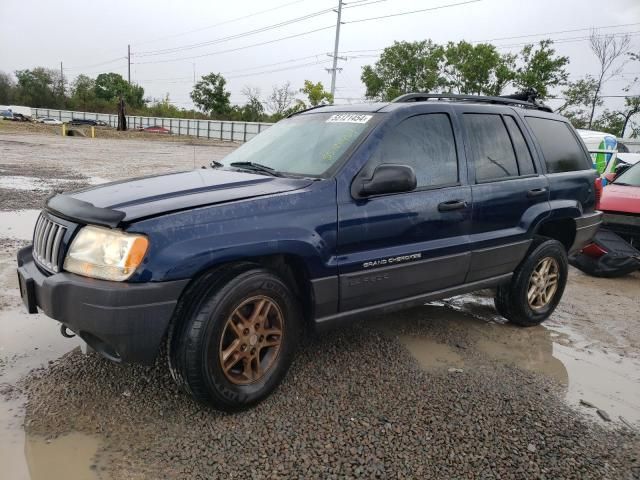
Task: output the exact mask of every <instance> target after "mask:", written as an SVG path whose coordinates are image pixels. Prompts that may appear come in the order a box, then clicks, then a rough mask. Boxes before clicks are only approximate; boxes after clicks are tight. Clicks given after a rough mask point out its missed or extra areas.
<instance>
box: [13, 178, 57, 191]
mask: <svg viewBox="0 0 640 480" xmlns="http://www.w3.org/2000/svg"><path fill="white" fill-rule="evenodd" d="M0 188H10V189H12V190H42V191H44V190H50V189H51V186H50V185H49V184H48V183H47V182H46V181H45V180H43V179H41V178H36V177H20V176H15V177H14V176H11V175H6V176H0Z"/></svg>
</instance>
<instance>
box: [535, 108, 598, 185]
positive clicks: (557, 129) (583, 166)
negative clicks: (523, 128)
mask: <svg viewBox="0 0 640 480" xmlns="http://www.w3.org/2000/svg"><path fill="white" fill-rule="evenodd" d="M526 118H527V123H528V124H529V126H530V127H531V129H532V130H533V133H534V135H535V136H536V138H537V139H538V142H539V143H540V148H542V154H543V155H544V160H545V162H546V164H547V172H548V173H559V172H571V171H574V170H588V169H590V168H591V166H592V164H591V160H590V158H588V157H587V155H586V154H585V152H584V150H583V149H582V147H581V145H580V144H579V143H578V140H577V139H576V137H575V135H574V134H573V132H572V131H571V129H570V127H569V125H567V124H566V123H565V122H560V121H557V120H550V119H548V118H539V117H526Z"/></svg>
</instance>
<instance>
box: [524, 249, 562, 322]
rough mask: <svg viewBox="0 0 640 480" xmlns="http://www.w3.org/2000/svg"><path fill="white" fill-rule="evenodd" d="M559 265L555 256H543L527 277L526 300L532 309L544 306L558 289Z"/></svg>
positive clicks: (540, 308) (539, 308)
mask: <svg viewBox="0 0 640 480" xmlns="http://www.w3.org/2000/svg"><path fill="white" fill-rule="evenodd" d="M559 280H560V267H559V266H558V262H557V261H556V259H555V258H552V257H545V258H543V259H542V260H540V261H539V262H538V264H537V265H536V268H534V269H533V272H532V273H531V277H530V278H529V288H528V290H527V301H528V302H529V306H530V307H531V308H532V309H533V310H536V311H538V310H542V309H543V308H545V307H546V306H547V305H549V303H550V302H551V300H552V299H553V296H554V295H555V293H556V291H557V290H558V281H559Z"/></svg>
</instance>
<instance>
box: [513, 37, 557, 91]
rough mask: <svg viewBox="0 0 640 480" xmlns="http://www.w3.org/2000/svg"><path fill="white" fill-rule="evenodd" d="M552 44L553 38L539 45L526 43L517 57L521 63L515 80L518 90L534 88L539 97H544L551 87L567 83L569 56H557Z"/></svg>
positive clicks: (542, 41)
mask: <svg viewBox="0 0 640 480" xmlns="http://www.w3.org/2000/svg"><path fill="white" fill-rule="evenodd" d="M552 45H553V41H552V40H541V41H540V43H539V44H538V45H537V47H535V46H534V45H525V46H524V48H523V49H522V50H521V51H520V53H519V54H518V57H517V58H518V63H519V64H520V65H519V66H518V68H517V69H516V71H515V78H514V81H513V83H514V86H515V87H516V88H517V89H518V90H522V91H524V90H528V89H531V88H533V89H535V90H536V92H538V98H540V99H544V98H546V97H547V96H548V95H549V90H550V89H551V88H553V87H557V86H560V85H566V83H567V79H568V78H569V72H567V70H566V69H565V67H566V66H567V65H568V64H569V58H568V57H561V56H557V55H556V51H555V50H554V49H553V48H551V46H552Z"/></svg>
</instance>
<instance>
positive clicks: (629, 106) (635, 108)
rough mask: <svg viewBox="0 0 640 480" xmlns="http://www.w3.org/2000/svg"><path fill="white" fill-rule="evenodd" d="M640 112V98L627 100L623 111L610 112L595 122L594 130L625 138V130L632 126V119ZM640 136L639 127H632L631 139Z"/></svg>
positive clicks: (605, 112) (606, 112) (606, 111)
mask: <svg viewBox="0 0 640 480" xmlns="http://www.w3.org/2000/svg"><path fill="white" fill-rule="evenodd" d="M638 112H640V97H627V98H625V106H624V109H623V110H613V111H611V110H608V109H606V110H605V111H604V112H602V114H601V115H600V116H599V117H598V118H597V119H595V120H594V121H593V129H594V130H600V131H603V132H608V133H610V134H611V135H615V136H616V137H623V136H624V134H625V130H627V128H628V125H630V122H629V121H630V120H631V117H632V116H633V115H635V114H637V113H638ZM639 134H640V128H639V127H634V126H632V127H631V132H630V135H629V136H630V137H636V136H638V135H639Z"/></svg>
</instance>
